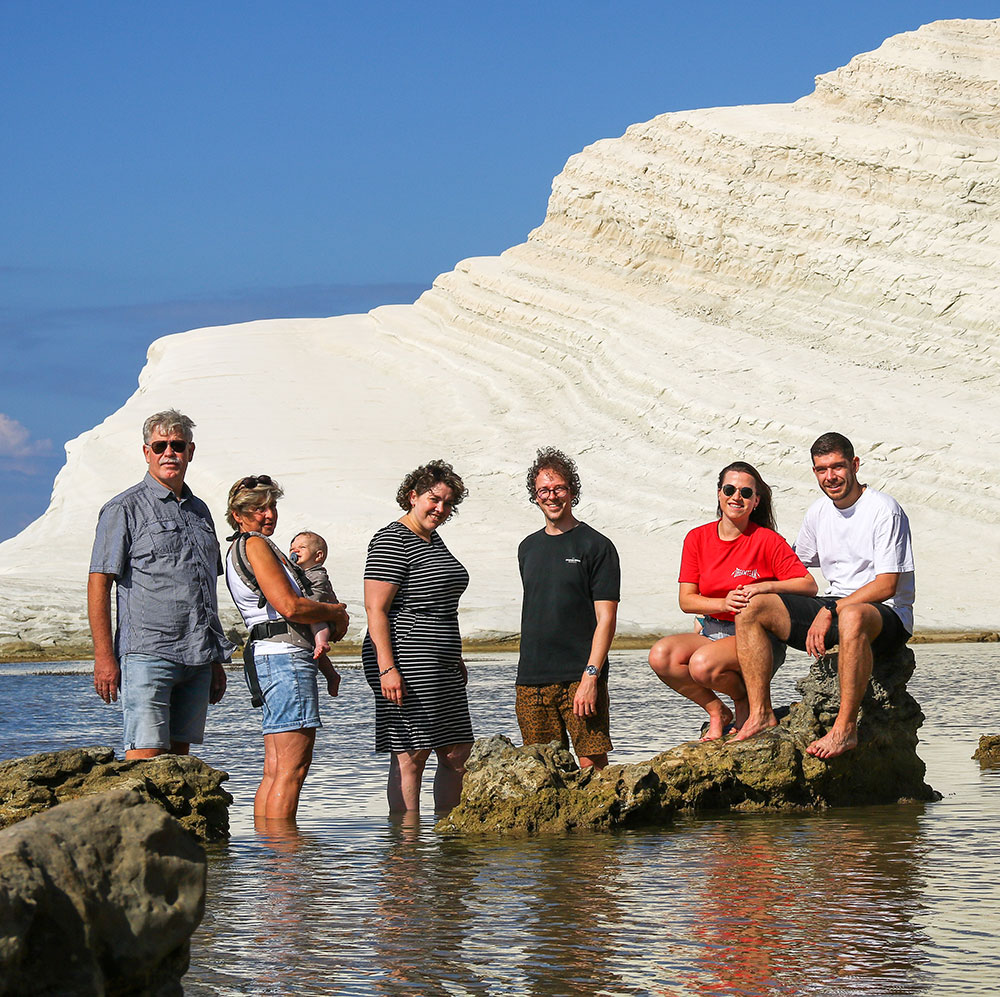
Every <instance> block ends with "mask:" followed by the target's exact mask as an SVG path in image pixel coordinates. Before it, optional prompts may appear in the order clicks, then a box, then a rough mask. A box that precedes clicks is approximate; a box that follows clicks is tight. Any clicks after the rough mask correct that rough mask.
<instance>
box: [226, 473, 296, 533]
mask: <svg viewBox="0 0 1000 997" xmlns="http://www.w3.org/2000/svg"><path fill="white" fill-rule="evenodd" d="M284 494H285V491H284V489H283V488H282V487H281V485H279V484H278V482H277V481H275V480H274V479H273V478H269V477H268V476H267V475H266V474H253V475H250V476H249V477H246V478H240V480H239V481H236V482H234V483H233V487H232V488H230V489H229V499H228V501H227V502H226V522H227V523H229V525H230V526H231V527H232V528H233V529H234V530H238V529H239V528H240V524H239V523H237V522H236V517H235V516H234V515H233V513H234V512H238V513H239V514H240V515H241V516H243V515H246V514H247V513H248V512H251V511H253V510H254V509H263V508H264V507H265V506H269V505H277V504H278V499H280V498H281V496H282V495H284Z"/></svg>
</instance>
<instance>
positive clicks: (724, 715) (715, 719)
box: [699, 706, 733, 741]
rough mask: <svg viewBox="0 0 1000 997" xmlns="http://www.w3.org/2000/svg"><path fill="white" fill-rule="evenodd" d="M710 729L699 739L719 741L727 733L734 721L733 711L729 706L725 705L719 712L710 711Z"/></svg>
mask: <svg viewBox="0 0 1000 997" xmlns="http://www.w3.org/2000/svg"><path fill="white" fill-rule="evenodd" d="M708 716H709V721H708V730H706V731H705V733H704V734H702V735H701V738H700V739H699V740H702V741H718V740H719V738H720V737H722V736H723V735H724V734H725V733H726V728H727V727H728V726H729V725H730V724H731V723H732V722H733V712H732V710H730V709H729V707H728V706H723V707H722V711H721V712H719V713H709V715H708Z"/></svg>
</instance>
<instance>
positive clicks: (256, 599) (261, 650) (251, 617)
mask: <svg viewBox="0 0 1000 997" xmlns="http://www.w3.org/2000/svg"><path fill="white" fill-rule="evenodd" d="M282 567H283V568H284V569H285V574H286V575H287V576H288V581H289V583H290V584H291V586H292V591H294V592H295V594H296V595H302V589H301V588H300V587H299V583H298V582H297V581H296V579H295V577H294V576H293V575H292V573H291V572H290V571H289V570H288V568H287V567H285V565H282ZM226 584H227V585H228V586H229V594H230V595H231V596H232V597H233V602H235V603H236V608H237V609H238V610H239V611H240V616H242V617H243V622H244V623H245V624H246V626H247V629H248V630H250V629H253V627H254V626H256V625H257V624H258V623H273V622H275V621H276V620H283V619H284V617H283V616H282V615H281V614H280V613H279V612H278V611H277V610H276V609H275V608H274V606H272V605H271V604H270V603H269V602H265V603H264V605H263V606H261V605H259V603H260V596H259V595H258V593H256V592H254V591H253V589H251V588H250V586H249V585H247V583H246V582H244V581H243V579H242V578H240V576H239V574H238V573H237V571H236V566H235V565H234V564H233V552H232V549H230V550H229V553H228V554H226ZM290 648H291V649H292V650H297V648H296V645H294V644H289V643H288V642H287V641H281V640H255V641H254V643H253V649H254V654H258V655H259V654H287V653H288V651H289V649H290Z"/></svg>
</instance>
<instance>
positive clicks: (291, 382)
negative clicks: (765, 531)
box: [0, 21, 1000, 639]
mask: <svg viewBox="0 0 1000 997" xmlns="http://www.w3.org/2000/svg"><path fill="white" fill-rule="evenodd" d="M998 156H1000V21H941V22H936V23H934V24H931V25H927V26H925V27H923V28H921V29H920V30H918V31H915V32H911V33H907V34H903V35H898V36H896V37H893V38H890V39H889V40H888V41H886V42H885V43H884V44H883V45H882V46H881V47H880V48H879V49H878V50H877V51H875V52H871V53H867V54H864V55H860V56H858V57H856V58H855V59H852V60H851V62H850V63H849V64H848V65H847V66H845V67H843V68H842V69H839V70H837V71H835V72H833V73H829V74H827V75H825V76H821V77H818V78H817V81H816V90H815V92H814V93H812V94H810V95H809V96H807V97H804V98H802V99H801V100H798V101H796V102H795V103H793V104H781V105H766V106H755V107H732V108H714V109H710V110H698V111H686V112H678V113H672V114H665V115H662V116H660V117H658V118H655V119H653V120H652V121H649V122H646V123H643V124H637V125H633V126H632V127H631V128H629V129H628V131H627V132H626V133H625V135H624V136H622V137H621V138H618V139H608V140H603V141H600V142H597V143H595V144H594V145H592V146H590V147H588V148H587V149H585V150H584V151H583V152H581V153H579V154H577V155H575V156H573V157H571V158H570V160H569V162H568V163H567V164H566V167H565V169H564V170H563V172H562V173H561V174H560V175H559V176H558V177H557V178H556V179H555V181H554V183H553V189H552V196H551V199H550V201H549V206H548V211H547V214H546V218H545V221H544V223H543V224H542V225H541V226H540V227H539V228H537V229H536V230H535V231H534V232H532V233H531V234H530V235H529V237H528V239H527V241H526V242H525V243H523V244H522V245H519V246H515V247H514V248H512V249H510V250H508V251H507V252H505V253H503V254H502V255H501V256H500V257H497V258H487V259H472V260H465V261H463V262H462V263H460V264H459V265H458V266H457V267H456V268H455V270H454V271H452V272H451V273H447V274H443V275H442V276H440V277H439V278H438V279H437V280H436V281H435V283H434V287H433V289H432V290H430V291H428V292H427V293H425V294H424V295H423V296H422V297H421V298H420V300H419V301H418V302H416V304H414V305H409V306H389V307H384V308H378V309H375V310H374V311H372V312H371V313H369V314H368V315H352V316H344V317H339V318H331V319H309V320H305V319H294V320H285V321H266V322H252V323H248V324H245V325H237V326H228V327H221V328H212V329H200V330H196V331H194V332H186V333H183V334H180V335H176V336H168V337H166V338H164V339H160V340H158V341H157V342H155V343H153V345H152V346H151V347H150V350H149V357H148V362H147V364H146V367H145V368H144V369H143V371H142V374H141V376H140V382H139V389H138V391H137V392H136V393H135V394H134V395H133V396H132V398H130V399H129V400H128V402H127V403H126V404H125V405H124V406H123V407H122V408H121V409H120V410H119V411H118V412H116V413H114V414H113V415H111V416H109V417H108V419H106V420H105V422H103V423H102V424H101V425H99V426H97V427H95V428H94V429H93V430H91V431H89V432H87V433H84V434H83V435H82V436H80V437H78V438H77V439H76V440H73V441H71V442H70V443H69V444H68V445H67V448H66V449H67V461H66V466H65V467H64V469H63V470H62V471H61V473H60V474H59V476H58V478H57V479H56V484H55V488H54V491H53V496H52V502H51V505H50V507H49V509H48V511H47V512H46V513H45V514H44V515H43V516H42V517H41V518H40V519H39V520H38V521H36V522H35V523H33V524H32V525H31V526H29V527H28V528H27V529H26V530H25V531H24V532H23V533H21V534H20V535H19V536H17V537H15V538H14V539H12V540H9V541H7V542H5V543H4V544H2V545H0V597H2V598H3V599H4V601H5V603H6V604H7V606H8V607H13V613H14V616H13V619H14V620H15V624H14V625H15V626H16V625H20V627H21V629H22V636H27V635H29V634H34V635H35V637H34V639H38V637H41V638H42V639H45V638H46V636H48V635H49V634H50V631H55V630H56V629H62V630H65V629H66V628H67V627H68V628H73V627H77V626H82V625H83V624H82V620H83V589H84V583H85V576H86V571H87V563H88V555H89V549H90V544H91V542H92V537H93V527H94V523H95V520H96V514H97V510H98V508H99V507H100V505H101V503H102V502H103V501H104V500H105V499H106V498H108V497H109V496H110V495H112V494H114V493H115V492H117V491H119V490H120V489H122V488H125V487H127V486H128V485H129V484H131V483H133V482H134V481H136V480H138V478H139V477H140V475H141V472H142V469H143V463H142V458H141V454H140V449H139V443H140V441H139V427H140V426H141V423H142V421H143V419H144V418H145V417H146V416H147V415H148V414H149V413H151V412H153V411H155V410H156V409H158V408H162V407H166V406H169V405H174V406H177V407H179V408H181V409H182V410H183V411H185V412H187V413H188V414H190V415H191V416H192V417H193V418H194V419H195V421H196V422H197V424H198V429H197V434H196V440H197V443H198V450H197V455H196V460H195V462H194V463H193V465H192V467H191V470H190V472H189V477H188V481H189V483H190V484H191V485H192V487H193V488H194V490H195V491H196V492H197V493H198V494H200V495H202V496H203V497H204V498H205V499H206V500H207V501H208V502H209V504H210V505H211V507H212V509H213V512H214V513H215V515H216V518H217V522H218V523H219V524H220V527H221V524H222V519H223V503H224V498H225V494H226V491H227V488H228V485H229V484H230V483H231V482H232V481H233V480H234V479H235V478H237V477H239V476H242V475H244V474H249V473H259V472H268V473H270V474H272V475H274V476H275V477H277V478H278V479H279V480H280V481H281V483H282V484H283V485H284V487H285V489H286V498H285V499H284V500H283V502H282V504H281V506H280V510H279V511H280V523H279V529H278V539H279V541H280V542H283V543H284V542H287V540H288V539H289V538H290V537H291V535H292V533H294V532H296V531H297V530H298V529H302V528H305V527H309V528H311V529H315V530H318V531H319V532H320V533H322V534H324V535H325V536H326V537H327V539H328V540H329V542H330V546H331V551H332V553H331V560H330V568H331V574H332V577H333V580H334V584H335V587H336V588H337V591H338V593H339V594H340V595H341V597H342V598H345V599H346V600H347V601H348V602H349V603H351V608H352V610H353V612H354V618H355V621H356V626H355V628H354V632H355V634H357V633H359V632H360V629H361V625H362V624H363V611H362V607H361V577H362V567H363V563H364V555H365V550H366V547H367V542H368V539H369V538H370V536H371V534H372V533H373V532H374V531H375V530H376V529H377V528H378V527H380V526H381V525H383V524H384V523H385V522H387V521H388V520H389V519H390V518H394V517H395V516H396V515H398V514H399V513H398V510H396V509H395V508H394V505H393V496H394V493H395V489H396V486H397V484H398V482H399V480H400V479H401V478H402V476H403V474H404V473H405V472H406V471H407V470H408V469H409V468H410V467H412V466H414V465H415V464H417V463H420V462H422V461H424V460H426V459H428V458H431V457H438V456H441V457H445V458H447V459H449V460H451V461H452V462H453V463H454V464H455V466H456V468H457V469H458V470H459V471H460V473H462V474H463V475H464V476H465V478H466V481H467V483H468V485H469V486H470V489H471V494H470V496H469V498H468V500H467V502H466V503H465V504H464V505H463V506H462V508H461V514H460V515H459V516H458V517H457V518H456V519H455V520H454V521H453V522H452V523H450V524H448V525H447V526H445V527H444V528H443V532H442V536H444V538H445V540H446V542H447V543H448V544H449V546H451V548H452V549H453V550H454V551H455V552H456V554H458V556H459V557H460V558H461V559H462V560H463V561H464V562H465V564H466V565H467V566H468V567H469V569H470V572H471V574H472V584H471V587H470V589H469V592H468V594H467V597H466V599H465V600H464V602H463V609H462V616H463V630H464V632H465V633H466V635H468V636H484V635H488V634H492V633H496V632H510V631H516V630H517V629H518V607H519V596H520V587H519V580H518V575H517V565H516V559H515V550H516V546H517V543H518V541H519V540H520V539H521V537H522V536H524V535H525V534H526V533H527V532H529V531H531V530H533V529H536V528H538V527H539V525H540V515H539V514H538V512H537V510H536V509H534V507H533V506H531V505H529V503H528V501H527V497H526V492H525V488H524V484H523V476H524V471H525V469H526V467H527V465H528V464H529V463H530V461H531V460H532V458H533V455H534V449H535V448H536V447H537V446H540V445H546V444H554V445H557V446H560V447H562V448H563V449H565V450H567V451H568V452H570V453H572V454H575V455H577V456H578V457H579V463H580V468H581V473H582V476H583V483H584V495H583V500H582V502H581V505H580V509H579V514H580V517H581V518H583V519H585V520H587V521H589V522H590V523H591V524H592V525H593V526H595V527H596V528H598V529H600V530H602V531H603V532H606V533H607V534H609V535H610V536H611V537H612V538H613V539H614V540H615V542H616V544H617V545H618V547H619V550H620V552H621V555H622V564H623V593H622V605H621V611H620V620H621V623H620V631H625V632H633V633H643V632H654V631H656V632H663V631H666V630H671V629H680V628H686V627H687V626H688V625H689V621H688V620H686V619H685V618H684V617H683V616H682V614H681V613H680V611H679V610H678V608H677V601H676V591H677V585H676V579H677V566H678V560H679V555H680V547H681V541H682V539H683V537H684V534H685V532H686V531H687V530H688V529H690V528H691V527H693V526H695V525H697V524H699V523H701V522H704V521H706V520H707V519H709V518H711V516H712V514H713V513H714V508H715V500H714V486H715V476H716V474H717V473H718V471H719V469H720V468H721V467H722V466H723V465H724V464H726V463H728V462H729V461H730V460H733V459H736V458H743V459H747V460H749V461H751V462H752V463H754V464H755V465H757V467H758V468H760V469H761V471H762V473H763V474H764V476H765V478H767V480H768V481H769V482H770V483H771V484H772V486H773V487H774V489H775V499H776V508H777V514H778V518H779V528H780V529H781V530H782V532H784V533H785V535H786V536H788V537H789V538H790V539H792V538H794V534H795V531H796V529H797V526H798V522H799V520H800V518H801V515H802V513H803V512H804V510H805V508H806V506H807V505H808V504H809V503H810V502H811V501H812V500H813V499H814V498H815V497H816V496H818V494H819V492H818V491H817V489H816V486H815V483H814V481H813V480H812V475H811V473H810V470H809V460H808V447H809V444H810V443H811V442H812V440H813V439H814V438H815V437H816V436H818V435H819V434H820V433H821V432H825V431H827V430H830V429H836V430H838V431H840V432H843V433H846V434H847V435H848V436H850V437H851V438H852V439H853V440H854V443H855V445H856V447H857V448H858V451H859V454H860V455H861V457H862V474H861V477H862V480H864V481H866V482H868V483H870V484H871V485H873V486H875V487H878V488H884V489H886V490H888V491H889V492H890V493H891V494H893V495H894V496H895V497H896V498H897V499H899V501H900V502H901V503H902V504H903V506H904V508H906V510H907V512H908V514H909V516H910V520H911V523H912V526H913V530H914V541H915V548H916V556H917V592H918V603H917V608H916V618H917V625H918V628H930V627H957V628H973V627H991V628H996V627H997V625H998V623H1000V609H998V603H997V600H996V599H994V598H992V597H991V596H990V595H988V594H987V590H986V586H985V585H984V584H983V583H982V582H981V581H980V575H981V574H984V573H985V572H987V571H988V570H989V567H990V566H991V565H992V563H993V562H995V561H996V559H997V556H998V555H1000V539H998V538H1000V531H998V528H997V520H998V515H997V507H998V502H1000V485H998V483H997V481H996V473H995V455H996V453H997V452H998V450H997V447H998V443H1000V415H998V411H997V405H996V403H995V401H994V398H995V395H996V393H997V388H998V387H1000V362H998V352H997V345H998V316H1000V287H998V284H1000V282H998V279H997V273H998V272H1000V161H998ZM221 532H222V531H221V528H220V533H221ZM222 601H223V604H228V597H226V596H224V597H223V600H222ZM18 620H20V623H18V622H17V621H18ZM46 628H48V630H46Z"/></svg>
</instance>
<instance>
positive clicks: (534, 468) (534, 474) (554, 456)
mask: <svg viewBox="0 0 1000 997" xmlns="http://www.w3.org/2000/svg"><path fill="white" fill-rule="evenodd" d="M542 471H552V473H553V474H558V475H559V477H560V478H562V479H563V480H564V481H565V482H566V484H567V485H569V492H570V495H572V496H573V501H572V505H576V504H577V502H579V501H580V492H581V491H582V490H583V489H582V486H581V485H580V472H579V471H577V469H576V461H575V460H573V458H572V457H567V456H566V454H564V453H563V452H562V450H557V449H556V448H555V447H541V448H540V449H539V451H538V453H537V455H536V456H535V463H534V464H532V465H531V467H529V468H528V474H527V477H526V478H525V485H526V486H527V488H528V498H529V499H530V500H531V501H532V502H534V503H535V505H538V499H537V498H536V496H535V482H536V481H537V480H538V475H539V474H541V473H542Z"/></svg>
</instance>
